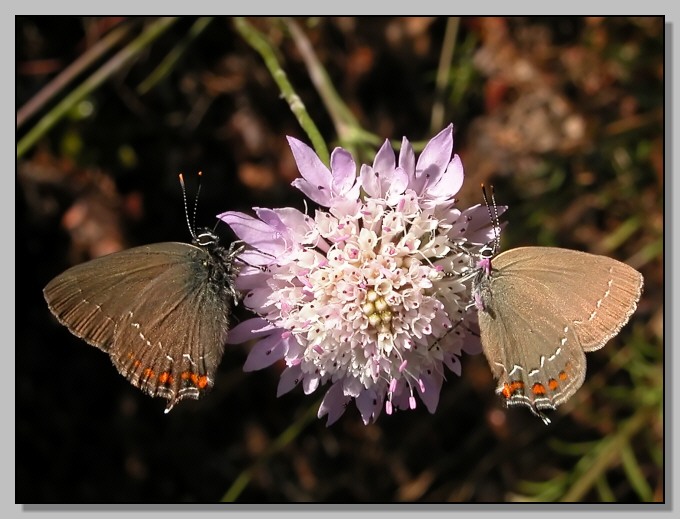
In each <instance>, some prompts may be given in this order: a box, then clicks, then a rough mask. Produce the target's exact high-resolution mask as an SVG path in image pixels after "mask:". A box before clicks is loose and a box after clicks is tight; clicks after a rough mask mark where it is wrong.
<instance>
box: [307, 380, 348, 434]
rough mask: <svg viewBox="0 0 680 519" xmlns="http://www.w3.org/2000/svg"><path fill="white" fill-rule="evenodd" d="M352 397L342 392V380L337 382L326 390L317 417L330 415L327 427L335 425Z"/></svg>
mask: <svg viewBox="0 0 680 519" xmlns="http://www.w3.org/2000/svg"><path fill="white" fill-rule="evenodd" d="M351 399H352V397H349V396H345V395H344V394H343V392H342V381H339V382H336V383H335V384H333V385H332V386H331V388H330V389H329V390H328V391H327V392H326V395H325V396H324V397H323V401H322V402H321V405H320V406H319V412H318V413H317V415H316V416H317V417H318V418H321V417H322V416H325V415H328V421H327V422H326V427H328V426H329V425H333V424H334V423H335V422H337V421H338V419H339V418H340V417H341V416H342V415H343V413H344V412H345V409H346V408H347V405H348V404H349V402H350V400H351Z"/></svg>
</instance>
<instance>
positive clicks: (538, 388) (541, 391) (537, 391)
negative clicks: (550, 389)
mask: <svg viewBox="0 0 680 519" xmlns="http://www.w3.org/2000/svg"><path fill="white" fill-rule="evenodd" d="M531 392H532V393H533V394H534V395H545V386H544V385H543V384H540V383H538V382H536V383H535V384H534V385H533V386H531Z"/></svg>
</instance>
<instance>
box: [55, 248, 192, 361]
mask: <svg viewBox="0 0 680 519" xmlns="http://www.w3.org/2000/svg"><path fill="white" fill-rule="evenodd" d="M175 245H177V247H174V246H175ZM166 247H167V250H166ZM184 247H187V245H186V244H182V243H177V244H175V243H159V244H154V245H144V246H141V247H134V248H132V249H128V250H124V251H121V252H117V253H114V254H110V255H108V256H102V257H100V258H96V259H93V260H91V261H88V262H86V263H83V264H80V265H76V266H75V267H71V268H70V269H68V270H66V271H64V272H63V273H61V274H60V275H58V276H57V277H55V278H54V279H53V280H52V281H50V282H49V283H48V284H47V286H46V287H45V288H44V290H43V293H44V295H45V299H46V300H47V304H48V306H49V308H50V310H51V311H52V313H53V314H54V315H55V317H56V318H57V319H58V320H59V321H60V322H61V323H62V324H64V325H65V326H66V327H67V328H68V329H69V330H70V331H71V332H72V333H74V334H75V335H77V336H78V337H80V338H82V339H84V340H86V341H87V342H88V343H90V344H92V345H93V346H96V347H98V348H101V349H102V350H104V351H108V350H109V349H110V347H111V345H112V344H113V336H114V332H115V329H116V326H117V324H118V321H119V320H120V317H121V316H122V315H123V314H124V313H125V312H126V311H127V309H128V307H129V306H130V304H131V303H132V302H134V301H135V299H136V297H137V295H138V293H139V289H140V287H143V286H146V285H147V284H148V283H150V282H151V281H153V279H155V278H156V277H157V276H158V275H159V274H161V273H162V272H165V271H167V270H168V269H170V268H173V266H174V265H176V264H178V263H179V262H180V261H181V256H182V253H183V252H184V249H183V248H184ZM142 258H143V261H140V259H142Z"/></svg>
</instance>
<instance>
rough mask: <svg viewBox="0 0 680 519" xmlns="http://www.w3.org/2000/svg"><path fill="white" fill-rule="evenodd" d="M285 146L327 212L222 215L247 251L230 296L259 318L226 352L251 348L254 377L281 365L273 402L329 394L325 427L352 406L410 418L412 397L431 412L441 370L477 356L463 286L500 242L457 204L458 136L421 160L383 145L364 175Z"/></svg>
mask: <svg viewBox="0 0 680 519" xmlns="http://www.w3.org/2000/svg"><path fill="white" fill-rule="evenodd" d="M288 142H289V145H290V148H291V150H292V152H293V156H294V158H295V161H296V163H297V166H298V169H299V171H300V174H301V177H300V178H298V179H296V180H294V181H293V185H294V186H295V187H297V188H298V189H299V190H300V191H302V192H303V193H304V194H305V195H306V196H307V197H308V198H309V199H310V200H312V201H313V202H315V203H316V204H317V205H318V206H320V208H319V209H318V210H316V211H315V213H314V216H313V217H312V216H309V215H307V214H304V213H302V212H300V211H298V210H297V209H293V208H281V209H266V208H254V211H255V213H256V215H257V217H256V218H254V217H252V216H249V215H246V214H243V213H239V212H232V211H229V212H225V213H223V214H221V215H219V218H221V219H222V220H223V221H225V222H226V223H227V224H229V225H230V226H231V228H232V229H233V230H234V232H235V233H236V235H237V236H238V237H239V238H240V239H241V240H243V241H244V242H246V243H247V244H248V246H249V247H248V249H247V251H246V252H244V253H242V254H241V256H240V257H241V259H242V260H243V262H244V263H245V264H246V266H245V267H244V268H243V269H242V270H241V272H240V274H239V277H238V278H237V280H236V286H237V288H238V289H239V290H240V291H241V292H242V293H243V294H244V304H245V306H246V307H247V308H249V309H250V310H252V311H253V312H254V313H255V314H257V315H258V317H256V318H253V319H249V320H247V321H244V322H242V323H241V324H239V325H238V326H236V327H235V328H234V329H233V330H232V331H231V332H230V334H229V342H230V343H240V342H244V341H246V340H248V339H257V343H256V344H255V345H254V346H253V348H252V350H251V352H250V354H249V356H248V358H247V360H246V363H245V365H244V370H246V371H251V370H258V369H262V368H265V367H268V366H270V365H271V364H273V363H274V362H276V361H278V360H281V359H283V360H284V362H285V365H286V367H285V369H284V370H283V372H282V374H281V378H280V382H279V387H278V395H279V396H280V395H282V394H284V393H286V392H288V391H290V390H291V389H293V388H294V387H296V386H297V385H302V389H303V391H304V392H305V393H306V394H310V393H313V392H314V391H316V390H317V389H318V388H319V387H321V386H324V385H326V384H330V388H329V389H328V391H327V392H326V394H325V396H324V399H323V402H322V404H321V407H320V409H319V412H318V416H319V417H322V416H325V415H327V416H328V421H327V423H328V425H330V424H332V423H333V422H335V421H336V420H337V419H338V418H339V417H340V416H341V415H342V414H343V413H344V411H345V408H346V407H347V405H348V404H349V403H350V401H351V400H352V399H354V401H355V403H356V406H357V408H358V409H359V412H360V414H361V417H362V419H363V421H364V423H365V424H368V423H369V422H371V421H375V420H376V419H377V418H378V416H379V415H380V413H381V411H382V409H383V408H384V409H385V411H386V412H387V414H391V413H393V412H394V411H395V410H396V409H414V408H416V406H417V402H418V400H417V399H416V395H417V396H418V397H419V399H420V400H421V401H422V402H423V403H424V405H425V406H426V408H427V409H428V410H429V411H430V412H431V413H433V412H434V411H435V410H436V408H437V404H438V401H439V393H440V389H441V386H442V383H443V381H444V377H445V370H444V367H446V368H448V370H450V371H451V372H453V373H455V374H457V375H460V371H461V366H460V360H459V357H460V356H461V354H462V352H463V351H465V352H468V353H479V351H480V345H479V341H478V339H477V338H474V337H472V340H467V339H468V337H469V334H468V333H467V331H468V330H469V329H470V327H472V326H474V325H475V323H476V313H475V312H470V313H469V314H468V313H467V310H468V309H469V308H470V306H471V305H470V287H469V285H468V284H467V283H466V277H465V276H463V275H464V274H466V273H469V272H470V266H471V265H472V264H473V258H474V253H473V251H474V250H475V248H476V247H480V246H481V245H483V244H485V243H487V242H488V241H489V239H490V238H491V237H492V229H491V225H490V220H489V216H488V213H487V211H486V208H484V207H480V206H474V207H471V208H469V209H466V210H463V211H461V210H459V209H457V208H455V207H454V205H455V203H456V200H455V199H454V195H455V194H456V193H457V192H458V190H459V189H460V187H461V185H462V183H463V166H462V164H461V161H460V158H459V157H458V155H455V154H454V155H452V151H453V126H452V125H449V126H448V127H447V128H445V129H444V130H442V131H441V132H440V133H439V134H437V135H436V136H435V137H434V138H433V139H432V140H430V141H429V142H428V143H427V145H426V146H425V148H424V149H423V151H422V152H421V153H420V156H419V157H418V158H417V160H416V156H415V153H414V151H413V147H412V146H411V143H410V142H409V141H408V140H407V139H406V138H404V139H403V140H402V144H401V148H400V151H399V155H398V157H395V152H394V151H393V149H392V147H391V145H390V143H389V141H387V140H386V141H385V143H384V144H383V146H382V147H381V148H380V150H379V151H378V152H377V154H376V156H375V159H374V161H373V165H371V166H369V165H366V164H364V165H362V166H361V168H360V170H359V174H358V175H357V165H356V162H355V160H354V158H353V157H352V155H351V154H350V153H349V152H347V151H346V150H344V149H342V148H335V150H333V152H332V154H331V159H330V169H329V168H327V167H326V166H325V165H324V164H323V163H322V162H321V160H320V159H319V158H318V157H317V155H316V154H315V153H314V152H313V150H312V149H311V148H310V147H309V146H307V145H306V144H304V143H303V142H301V141H299V140H297V139H294V138H292V137H288ZM468 277H469V276H468Z"/></svg>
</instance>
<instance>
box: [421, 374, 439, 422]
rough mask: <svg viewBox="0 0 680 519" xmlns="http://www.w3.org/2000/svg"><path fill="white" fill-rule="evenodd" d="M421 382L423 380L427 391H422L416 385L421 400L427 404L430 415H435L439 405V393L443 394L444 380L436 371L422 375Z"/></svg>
mask: <svg viewBox="0 0 680 519" xmlns="http://www.w3.org/2000/svg"><path fill="white" fill-rule="evenodd" d="M420 380H422V382H423V386H424V389H425V391H421V389H420V387H419V386H418V385H416V388H417V389H418V393H419V394H420V399H421V400H422V401H423V403H424V404H425V407H427V410H428V411H429V412H430V413H434V412H435V411H436V410H437V405H438V404H439V393H440V392H441V388H442V382H443V381H444V380H443V378H442V376H441V375H440V374H439V373H436V372H434V371H430V373H422V374H421V375H420Z"/></svg>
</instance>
